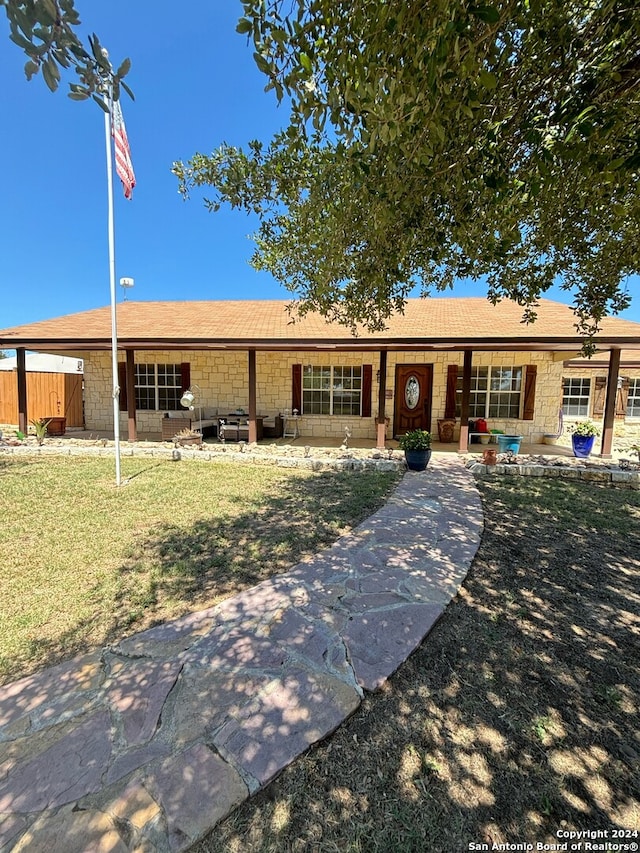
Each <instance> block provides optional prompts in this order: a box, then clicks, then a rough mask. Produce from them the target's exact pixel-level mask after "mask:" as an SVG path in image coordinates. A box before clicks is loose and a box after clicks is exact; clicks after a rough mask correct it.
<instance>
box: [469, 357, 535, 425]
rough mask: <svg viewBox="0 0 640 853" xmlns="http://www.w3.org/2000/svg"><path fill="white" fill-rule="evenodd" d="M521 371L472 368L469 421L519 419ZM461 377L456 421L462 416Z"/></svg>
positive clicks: (510, 368)
mask: <svg viewBox="0 0 640 853" xmlns="http://www.w3.org/2000/svg"><path fill="white" fill-rule="evenodd" d="M522 372H523V369H522V367H491V368H488V367H472V368H471V394H470V397H469V417H470V418H519V417H520V401H521V397H522ZM461 399H462V376H461V375H460V374H458V384H457V388H456V417H459V416H460V401H461Z"/></svg>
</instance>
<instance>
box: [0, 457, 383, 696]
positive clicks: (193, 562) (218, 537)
mask: <svg viewBox="0 0 640 853" xmlns="http://www.w3.org/2000/svg"><path fill="white" fill-rule="evenodd" d="M152 467H154V466H152ZM144 470H145V471H146V470H147V468H145V469H144ZM138 473H142V471H140V472H138ZM132 476H137V474H135V475H132ZM127 479H132V477H131V476H130V477H128V478H127ZM397 479H398V478H397V476H396V475H395V474H388V473H380V472H366V473H362V472H358V473H355V474H354V473H352V472H325V473H322V474H318V475H315V476H313V477H309V478H299V477H294V478H291V479H286V478H283V479H282V480H279V481H278V483H277V484H276V485H274V486H272V487H271V488H270V489H267V490H266V491H265V492H263V493H262V495H261V497H260V498H257V497H256V496H255V495H252V494H251V495H250V494H247V495H236V496H235V497H233V496H232V497H229V496H226V497H225V500H226V503H227V508H226V509H225V511H224V512H220V511H219V510H218V509H217V507H216V505H215V495H213V494H212V505H211V506H210V507H203V510H202V515H201V517H200V518H198V519H197V520H195V521H194V522H193V523H191V524H189V525H177V524H176V525H171V524H163V525H158V526H155V527H153V528H152V529H151V531H148V530H147V531H144V533H142V534H141V536H140V537H139V539H138V540H137V541H135V543H134V544H133V545H132V547H131V549H130V552H129V555H128V558H127V560H126V562H125V563H124V564H123V565H122V566H121V567H120V569H119V571H118V580H117V594H116V598H115V602H114V606H113V609H112V612H111V613H110V614H100V619H101V620H102V626H101V627H100V629H99V636H96V630H97V629H96V619H95V618H87V619H83V620H80V621H76V622H75V623H74V624H73V625H72V626H71V627H70V628H69V630H67V631H66V632H64V633H62V634H60V635H58V637H57V638H56V639H55V640H50V639H45V638H34V639H33V640H32V642H31V644H30V648H29V650H28V653H29V658H30V659H31V660H34V661H37V662H38V666H39V667H40V666H49V665H51V664H54V663H57V662H58V661H60V660H61V659H62V658H64V657H68V656H69V655H70V654H73V653H76V652H80V651H85V650H86V644H87V639H86V638H87V637H88V636H91V639H92V642H93V643H94V644H95V643H97V644H103V643H108V642H113V641H115V640H117V639H120V638H121V636H123V635H124V634H127V635H128V634H131V633H133V632H134V631H138V630H143V629H145V628H148V627H150V626H152V625H155V624H157V623H158V622H161V621H164V620H165V619H170V618H176V617H178V616H180V615H183V614H185V613H187V612H190V611H196V610H200V609H204V608H207V607H210V606H211V605H213V604H215V603H217V602H219V601H221V600H222V599H224V598H227V597H228V596H230V595H233V594H235V593H237V592H239V591H241V590H244V589H246V588H247V587H251V586H253V585H255V584H257V583H259V582H260V581H261V580H264V579H265V578H268V577H270V576H272V575H275V574H278V573H281V572H284V571H287V570H288V569H289V568H290V567H291V566H292V565H294V564H295V563H297V562H299V561H300V560H301V559H303V558H304V557H305V556H309V555H312V554H314V553H315V552H316V551H317V550H319V549H321V548H323V547H326V546H327V545H329V544H330V543H332V542H333V541H335V540H336V539H337V538H338V537H339V536H340V535H341V534H342V533H343V532H344V531H345V530H347V529H349V528H350V527H352V526H355V525H356V524H358V523H359V522H360V521H361V520H363V519H364V518H366V517H368V516H369V515H370V514H372V513H373V512H375V510H376V509H377V508H379V507H380V506H381V505H382V504H383V503H384V501H385V498H386V497H387V496H388V494H389V492H390V490H391V489H392V487H393V485H394V484H395V483H396V482H397ZM285 486H286V487H285ZM229 503H231V508H230V509H229V508H228V505H229ZM107 583H108V584H111V583H112V578H111V577H110V578H109V579H108V581H107ZM95 597H96V600H98V601H99V600H101V599H102V598H103V597H104V596H103V591H102V590H101V589H100V588H99V587H97V588H96V589H95ZM0 664H1V666H2V669H3V670H4V671H5V672H6V673H8V675H9V677H10V678H12V677H13V678H15V677H18V675H20V674H22V672H23V670H22V669H21V670H20V671H17V670H16V668H15V667H14V666H12V664H11V662H10V661H7V660H6V659H5V660H2V658H1V655H0ZM5 680H6V679H5Z"/></svg>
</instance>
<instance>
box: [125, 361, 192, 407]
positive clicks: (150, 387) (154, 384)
mask: <svg viewBox="0 0 640 853" xmlns="http://www.w3.org/2000/svg"><path fill="white" fill-rule="evenodd" d="M143 371H144V375H145V377H147V378H149V379H151V381H150V382H146V383H141V382H140V378H141V372H143ZM167 374H169V375H173V379H174V383H173V384H171V383H169V382H166V381H162V380H165V379H166V378H167ZM135 389H136V411H140V412H166V411H177V410H178V409H179V402H180V397H181V396H182V368H181V365H180V364H164V363H163V364H136V365H135ZM142 390H145V391H150V392H152V395H151V394H150V395H149V396H150V397H151V396H153V400H152V403H153V408H152V407H150V406H146V405H145V406H144V407H142V408H141V407H140V405H139V404H140V402H142V400H141V392H142ZM164 391H167V392H168V393H169V392H171V391H173V392H174V393H175V405H174V401H173V400H171V401H167V400H166V399H165V400H164V401H163V402H164V403H167V405H160V402H161V401H160V395H161V393H162V392H164Z"/></svg>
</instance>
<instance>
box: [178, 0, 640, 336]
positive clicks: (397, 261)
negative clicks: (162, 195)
mask: <svg viewBox="0 0 640 853" xmlns="http://www.w3.org/2000/svg"><path fill="white" fill-rule="evenodd" d="M243 5H244V16H243V17H242V19H241V20H240V22H239V24H238V31H239V32H241V33H246V34H247V36H248V38H249V39H250V40H251V41H253V45H254V49H255V52H254V58H255V61H256V63H257V65H258V67H259V68H260V69H261V70H262V71H263V72H264V73H265V75H267V77H268V84H267V89H273V90H274V91H275V93H276V95H277V97H278V98H279V99H280V100H281V101H283V102H286V103H288V104H289V105H290V114H289V124H288V127H287V128H286V129H285V130H284V131H283V132H282V133H280V134H279V135H278V136H276V138H275V139H274V140H273V141H272V142H271V144H270V145H268V146H266V147H263V146H262V145H260V144H259V143H257V142H254V143H250V144H249V146H248V148H247V149H246V150H243V149H241V148H235V147H230V146H222V147H221V148H220V149H219V150H218V151H216V152H214V153H213V154H212V155H210V156H204V155H201V154H196V155H195V156H194V157H193V158H192V159H191V160H190V161H189V162H188V163H186V164H185V163H176V164H174V172H175V173H176V174H177V176H178V177H179V180H180V186H181V189H182V191H183V193H184V194H185V195H187V194H188V193H189V192H190V190H192V189H193V188H194V187H200V186H210V187H212V188H213V195H212V197H211V198H210V199H208V200H207V204H208V205H209V207H210V209H217V208H218V207H219V206H220V204H221V203H225V202H226V203H229V204H231V205H232V206H234V207H240V208H244V209H246V210H250V211H254V212H256V213H257V214H258V215H259V217H260V223H261V224H260V228H259V231H258V233H257V235H256V242H257V249H256V252H255V254H254V257H253V261H252V262H253V264H254V265H255V266H256V267H257V268H260V269H267V270H269V271H270V272H271V273H273V275H274V276H275V277H276V278H277V279H278V280H280V281H281V282H282V283H284V284H285V285H286V286H287V287H288V288H289V289H290V290H291V291H292V292H293V293H294V294H295V295H296V296H297V297H298V298H299V299H300V300H301V308H302V310H303V312H304V311H305V310H310V309H314V310H319V311H321V312H322V313H323V314H325V315H326V316H328V317H331V318H332V319H334V320H338V321H341V322H344V323H347V324H354V323H364V324H365V325H367V326H368V327H370V328H380V327H381V326H382V325H383V324H384V320H385V319H386V318H387V317H388V316H389V314H390V312H391V311H393V310H396V309H401V308H402V305H403V304H404V300H405V299H406V296H407V294H408V293H409V291H410V290H411V289H412V287H413V286H414V285H415V284H416V283H417V282H420V283H421V285H422V289H423V292H428V291H429V290H430V289H431V288H437V289H440V290H443V289H446V288H448V287H453V286H454V284H455V282H456V280H458V279H460V278H469V277H470V278H480V277H486V279H487V281H488V295H489V298H490V299H491V300H492V301H494V302H496V301H498V300H499V299H501V298H503V297H509V298H512V299H515V300H517V301H518V302H519V303H520V304H521V305H522V306H523V315H524V318H525V320H533V319H535V305H536V301H537V300H538V298H539V297H540V295H541V294H543V293H544V292H545V291H546V290H548V288H549V287H551V286H552V285H553V284H554V283H559V282H562V283H563V286H564V287H566V288H567V289H570V290H572V291H573V294H574V307H575V310H576V313H577V315H578V327H579V328H580V330H581V331H582V332H583V333H584V334H585V335H588V334H591V333H593V332H594V331H595V330H596V329H597V326H598V323H599V321H600V320H601V319H602V317H603V316H605V315H606V314H610V313H616V312H618V311H620V310H622V309H623V308H625V307H627V306H628V304H629V301H630V297H629V294H628V293H627V292H626V290H625V280H626V278H627V277H628V276H629V275H631V274H633V273H637V272H638V270H639V269H640V239H639V238H640V204H639V200H638V169H639V166H640V6H639V5H638V4H637V2H635V0H626V2H625V0H623V1H622V2H619V0H598V2H596V0H477V2H470V0H434V2H429V3H422V2H407V0H387V2H380V0H287V2H285V1H284V0H245V2H244V4H243Z"/></svg>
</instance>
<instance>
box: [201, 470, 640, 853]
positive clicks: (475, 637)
mask: <svg viewBox="0 0 640 853" xmlns="http://www.w3.org/2000/svg"><path fill="white" fill-rule="evenodd" d="M480 489H481V492H482V495H483V501H484V505H485V512H486V529H485V534H484V537H483V542H482V544H481V547H480V550H479V551H478V554H477V556H476V560H475V561H474V564H473V567H472V569H471V571H470V573H469V575H468V578H467V580H466V581H465V584H464V587H463V590H462V591H461V594H460V595H459V596H458V597H457V598H456V599H455V600H454V601H453V602H452V603H451V604H450V605H449V607H448V608H447V610H446V611H445V613H444V615H443V617H442V618H441V619H440V621H439V622H438V623H437V625H436V626H435V628H434V629H433V631H432V632H431V633H430V635H429V636H428V638H427V639H426V641H425V642H424V643H423V644H422V646H421V647H420V648H419V649H418V651H417V652H416V653H415V654H414V655H412V656H411V658H410V659H409V660H408V661H407V662H406V663H405V664H404V665H403V666H402V667H401V668H400V669H399V670H398V671H397V673H396V674H395V675H394V676H393V677H392V678H391V679H390V681H389V682H388V683H387V684H386V685H385V686H384V687H383V689H382V690H381V691H380V692H379V693H377V694H374V695H368V696H367V697H366V698H365V701H364V702H363V705H362V706H361V708H360V709H359V710H358V711H357V712H356V713H355V714H354V715H353V716H352V717H351V719H350V720H349V721H348V722H347V723H345V725H344V726H342V727H341V728H340V729H339V730H338V731H337V732H336V733H335V734H334V735H333V736H332V737H331V739H330V740H329V741H327V742H326V743H324V744H323V745H321V746H319V747H318V748H315V749H313V750H311V751H310V752H309V753H308V754H307V755H306V756H305V757H304V758H302V759H301V760H300V761H298V762H296V763H295V764H294V765H292V766H291V767H290V768H288V769H287V770H286V771H285V772H284V773H283V774H282V775H281V776H280V777H279V778H278V779H277V780H276V781H275V782H273V783H272V784H271V785H270V786H269V787H268V788H267V789H266V790H265V791H264V792H262V793H260V794H259V795H257V796H256V797H255V798H254V799H253V800H252V801H249V802H248V803H246V804H245V805H244V806H242V807H241V808H240V809H239V810H238V811H237V812H236V813H235V814H234V815H232V816H231V817H230V818H229V819H228V820H227V821H225V822H224V823H223V824H221V825H220V826H218V827H217V828H216V829H215V830H214V831H213V832H212V833H211V834H210V835H209V836H208V838H207V839H206V841H205V842H203V843H202V844H200V845H196V846H195V847H194V848H193V850H194V853H195V852H196V851H197V852H198V853H204V851H207V853H214V851H216V853H217V851H223V850H224V851H225V853H227V851H236V850H237V851H241V850H242V851H250V853H258V851H261V852H262V851H264V853H266V851H267V850H269V851H270V850H276V849H277V850H287V851H292V853H293V851H304V850H308V849H313V850H314V851H318V853H320V852H321V851H329V850H345V851H347V850H348V851H370V853H382V851H385V853H387V851H402V852H403V853H409V851H415V853H418V851H425V850H429V851H433V853H451V851H457V850H467V849H491V847H492V844H494V843H495V844H505V843H516V842H521V843H522V842H528V843H532V844H534V845H535V844H536V843H538V842H540V843H556V844H557V843H559V842H560V841H562V839H561V838H559V837H558V835H557V833H558V831H569V830H578V829H581V830H605V829H606V830H609V831H610V830H611V828H612V827H618V828H626V829H631V830H637V829H640V782H639V780H640V726H639V725H638V708H639V704H640V675H639V673H640V666H639V664H640V660H639V652H638V635H639V632H640V596H639V579H640V524H638V520H639V515H640V494H639V493H638V492H632V491H622V490H615V489H605V488H601V487H594V486H592V485H589V484H585V483H571V482H552V481H549V480H544V481H538V480H532V479H529V480H523V481H517V482H508V483H507V482H505V481H504V480H501V481H498V480H490V481H489V480H487V481H484V482H481V483H480ZM471 843H475V844H478V845H482V844H487V845H488V847H486V848H482V847H480V846H478V847H475V848H470V846H469V845H470V844H471Z"/></svg>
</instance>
